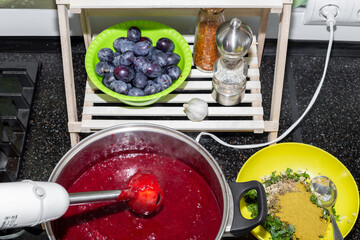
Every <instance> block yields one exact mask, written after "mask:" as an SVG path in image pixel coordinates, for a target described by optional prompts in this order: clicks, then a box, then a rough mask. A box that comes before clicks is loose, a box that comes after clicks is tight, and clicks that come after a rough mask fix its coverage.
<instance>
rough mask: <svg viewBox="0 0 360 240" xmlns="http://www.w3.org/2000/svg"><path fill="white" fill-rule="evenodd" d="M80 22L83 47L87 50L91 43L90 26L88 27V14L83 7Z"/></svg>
mask: <svg viewBox="0 0 360 240" xmlns="http://www.w3.org/2000/svg"><path fill="white" fill-rule="evenodd" d="M80 23H81V30H82V33H83V37H84V42H85V48H86V50H87V49H88V47H89V46H90V43H91V28H90V20H89V16H88V13H87V11H86V10H85V9H82V10H81V14H80Z"/></svg>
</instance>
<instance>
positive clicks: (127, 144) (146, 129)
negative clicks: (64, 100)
mask: <svg viewBox="0 0 360 240" xmlns="http://www.w3.org/2000/svg"><path fill="white" fill-rule="evenodd" d="M129 150H131V151H139V152H151V153H158V154H166V155H168V156H171V157H173V158H174V159H177V160H180V161H183V162H184V163H186V164H187V165H189V166H190V167H192V168H193V169H194V170H196V171H197V172H198V173H199V174H200V175H201V176H202V177H203V178H204V179H205V180H206V181H207V183H208V184H209V186H210V187H211V189H212V190H213V192H214V194H215V196H216V198H217V201H218V204H219V207H220V210H221V212H222V221H221V226H220V228H219V231H218V234H217V237H216V239H221V238H222V237H223V236H240V235H244V234H245V233H247V232H249V231H251V230H252V229H253V228H254V227H256V226H257V225H259V224H262V223H263V222H264V221H265V219H266V214H267V208H266V196H265V191H264V188H263V186H262V185H261V183H259V182H257V181H250V182H244V183H233V182H230V183H227V182H226V180H225V177H224V174H223V173H222V171H221V170H220V167H219V166H218V164H217V162H216V161H215V160H214V158H213V157H212V156H211V155H210V154H209V153H208V152H207V151H206V150H205V149H204V148H203V147H202V146H201V145H199V144H198V143H197V142H196V141H194V140H193V139H191V138H190V137H188V136H186V135H185V134H183V133H180V132H178V131H175V130H173V129H170V128H166V127H163V126H158V125H151V124H127V125H119V126H115V127H112V128H108V129H105V130H102V131H100V132H97V133H94V134H92V135H90V136H89V137H87V138H86V139H84V140H83V141H81V142H80V143H78V144H77V145H76V146H74V147H73V148H72V149H70V150H69V151H68V152H67V153H66V154H65V156H64V157H63V158H62V159H61V160H60V161H59V163H58V164H57V166H56V167H55V169H54V171H53V172H52V174H51V176H50V179H49V181H52V182H57V183H59V184H61V185H63V186H64V187H65V188H67V187H69V186H70V185H71V184H72V183H73V181H74V180H75V179H76V178H77V177H78V176H79V175H80V174H81V173H83V172H84V171H86V170H87V169H88V167H89V166H90V165H92V164H93V163H95V162H97V161H100V160H99V159H104V157H106V156H110V155H113V154H114V153H122V152H126V151H129ZM250 189H256V191H257V193H258V199H259V200H258V205H259V215H258V216H257V217H256V218H254V219H245V218H243V217H242V215H241V213H240V210H239V208H240V204H239V202H240V199H241V197H242V196H243V195H244V194H245V193H246V192H247V191H248V190H250ZM45 228H46V231H47V234H48V236H49V238H50V239H55V236H54V232H53V228H52V224H51V222H48V223H46V224H45Z"/></svg>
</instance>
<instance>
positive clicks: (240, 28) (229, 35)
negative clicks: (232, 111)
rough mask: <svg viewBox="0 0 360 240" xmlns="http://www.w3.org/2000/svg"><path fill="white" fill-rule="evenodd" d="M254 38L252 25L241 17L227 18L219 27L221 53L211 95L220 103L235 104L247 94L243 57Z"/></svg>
mask: <svg viewBox="0 0 360 240" xmlns="http://www.w3.org/2000/svg"><path fill="white" fill-rule="evenodd" d="M252 39H253V34H252V31H251V28H250V26H249V25H247V24H246V23H244V22H242V21H241V20H240V19H238V18H233V19H231V20H230V21H227V22H224V23H223V24H222V25H220V27H219V28H218V29H217V31H216V36H215V40H216V45H217V48H218V51H219V53H220V57H219V58H218V59H217V60H216V62H215V63H214V71H213V72H214V73H213V80H212V92H211V95H212V96H213V98H214V99H215V100H216V102H218V103H219V104H221V105H224V106H233V105H236V104H238V103H240V102H241V101H242V99H243V98H244V95H245V87H246V77H247V70H248V65H247V63H246V62H245V60H244V58H243V57H244V56H245V55H246V54H247V51H248V50H249V48H250V46H251V44H252Z"/></svg>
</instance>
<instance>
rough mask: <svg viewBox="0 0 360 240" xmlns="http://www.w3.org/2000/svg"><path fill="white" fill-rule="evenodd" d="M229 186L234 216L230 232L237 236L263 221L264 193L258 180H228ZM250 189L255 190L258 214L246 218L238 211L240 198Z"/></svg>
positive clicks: (264, 208) (265, 212)
mask: <svg viewBox="0 0 360 240" xmlns="http://www.w3.org/2000/svg"><path fill="white" fill-rule="evenodd" d="M229 186H230V189H231V192H232V195H233V200H234V218H233V222H232V224H231V229H230V233H231V234H232V235H234V236H235V237H239V236H242V235H245V234H246V233H248V232H250V231H251V230H252V229H253V228H255V227H256V226H258V225H260V224H263V223H264V222H265V220H266V217H267V203H266V193H265V189H264V187H263V185H262V184H261V183H260V182H258V181H248V182H229ZM252 189H255V190H256V192H257V204H258V215H257V216H256V217H255V218H253V219H246V218H244V217H243V216H242V214H241V212H240V200H241V198H242V197H243V196H244V195H245V194H246V193H247V192H248V191H249V190H252Z"/></svg>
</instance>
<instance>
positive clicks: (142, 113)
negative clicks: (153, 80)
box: [83, 106, 263, 117]
mask: <svg viewBox="0 0 360 240" xmlns="http://www.w3.org/2000/svg"><path fill="white" fill-rule="evenodd" d="M83 113H84V114H91V115H93V116H111V117H114V116H138V117H148V116H156V117H166V116H171V117H178V116H181V117H186V114H185V113H184V108H183V107H141V108H139V107H103V106H100V107H84V110H83ZM255 115H263V109H262V108H261V107H259V108H256V107H226V108H224V107H209V108H208V116H210V117H222V116H226V117H228V116H234V117H244V116H255Z"/></svg>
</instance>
